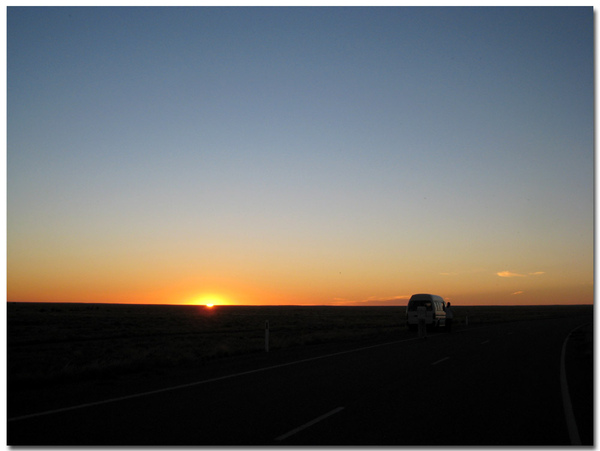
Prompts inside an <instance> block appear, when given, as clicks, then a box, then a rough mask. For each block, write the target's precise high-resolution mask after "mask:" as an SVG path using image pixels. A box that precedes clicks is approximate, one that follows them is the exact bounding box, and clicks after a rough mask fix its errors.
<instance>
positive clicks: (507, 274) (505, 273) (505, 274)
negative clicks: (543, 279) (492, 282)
mask: <svg viewBox="0 0 600 451" xmlns="http://www.w3.org/2000/svg"><path fill="white" fill-rule="evenodd" d="M542 274H546V273H545V272H544V271H536V272H530V273H527V274H519V273H516V272H511V271H500V272H497V273H496V275H498V276H500V277H528V276H541V275H542Z"/></svg>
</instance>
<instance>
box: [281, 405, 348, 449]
mask: <svg viewBox="0 0 600 451" xmlns="http://www.w3.org/2000/svg"><path fill="white" fill-rule="evenodd" d="M343 409H344V408H343V407H338V408H337V409H333V410H332V411H330V412H327V413H326V414H323V415H321V416H320V417H317V418H315V419H314V420H312V421H309V422H308V423H305V424H303V425H302V426H298V427H297V428H296V429H292V430H291V431H290V432H287V433H285V434H283V435H280V436H279V437H277V438H276V439H275V440H277V441H281V440H285V439H286V438H288V437H290V436H292V435H294V434H296V433H298V432H300V431H302V430H303V429H306V428H308V427H311V426H312V425H313V424H316V423H318V422H319V421H323V420H324V419H325V418H328V417H330V416H331V415H335V414H336V413H338V412H340V411H342V410H343Z"/></svg>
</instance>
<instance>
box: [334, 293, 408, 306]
mask: <svg viewBox="0 0 600 451" xmlns="http://www.w3.org/2000/svg"><path fill="white" fill-rule="evenodd" d="M410 296H411V295H406V294H403V295H398V296H388V297H381V296H370V297H368V298H367V299H362V300H360V301H348V300H342V299H341V298H335V301H336V304H337V305H406V300H408V299H410Z"/></svg>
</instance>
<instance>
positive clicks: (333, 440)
mask: <svg viewBox="0 0 600 451" xmlns="http://www.w3.org/2000/svg"><path fill="white" fill-rule="evenodd" d="M591 319H592V318H565V319H551V320H537V321H532V322H513V323H504V324H498V325H491V326H485V327H479V328H463V329H456V330H455V331H454V332H453V333H451V334H444V333H434V334H429V336H428V338H427V339H418V338H415V337H416V334H407V335H406V338H403V339H400V340H398V341H395V342H392V343H386V344H378V345H376V346H365V347H363V348H359V349H345V350H342V351H339V350H337V351H333V352H330V353H329V354H325V355H313V356H308V357H306V356H304V357H303V358H301V359H300V360H296V361H283V362H278V363H276V362H273V361H271V362H269V363H265V364H263V365H258V366H257V365H256V364H255V365H253V366H248V367H247V368H238V370H237V372H230V373H223V374H216V375H213V376H212V377H209V378H207V379H200V380H196V381H194V382H192V383H188V384H185V385H183V386H182V385H179V386H178V385H177V384H174V386H169V385H168V384H167V383H166V382H167V381H166V380H165V385H164V389H161V390H158V391H154V392H153V393H150V394H142V395H140V394H139V393H138V394H134V395H133V396H125V397H121V399H113V400H105V401H106V402H104V401H102V402H94V403H83V404H82V405H81V406H71V407H75V408H71V407H69V408H58V409H55V410H54V411H53V412H46V413H44V412H30V413H26V414H23V413H20V414H12V415H11V413H10V410H9V418H8V429H7V436H8V444H9V445H79V446H85V445H104V446H106V445H142V446H149V445H233V446H235V445H259V446H265V445H275V446H288V445H304V446H307V445H321V446H325V445H342V446H353V445H354V446H357V445H365V446H367V445H478V446H486V445H501V446H508V445H544V446H548V445H559V446H562V445H570V444H577V443H582V444H584V445H586V444H587V445H591V444H592V441H593V436H592V434H593V424H592V417H593V402H592V393H593V369H592V368H593V367H592V364H591V361H592V357H591V355H588V356H587V357H586V356H584V358H583V360H582V358H580V357H581V354H582V353H584V352H588V354H589V350H587V351H586V350H585V349H584V348H582V347H581V346H579V347H578V343H577V337H576V334H577V333H580V334H581V333H582V332H583V331H584V330H585V329H586V328H587V329H588V331H591V330H592V329H591V327H592V325H591ZM576 328H578V329H576ZM574 330H575V331H574ZM569 336H570V337H571V338H569V340H567V337H569ZM563 350H564V352H563ZM563 362H564V365H563ZM563 368H564V369H563ZM569 381H570V382H571V384H570V385H571V386H570V388H569ZM565 382H566V384H565Z"/></svg>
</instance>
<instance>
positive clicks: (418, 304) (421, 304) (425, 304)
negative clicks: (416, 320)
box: [408, 301, 431, 312]
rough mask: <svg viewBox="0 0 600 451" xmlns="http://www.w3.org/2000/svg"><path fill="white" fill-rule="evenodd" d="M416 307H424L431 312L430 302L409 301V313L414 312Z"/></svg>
mask: <svg viewBox="0 0 600 451" xmlns="http://www.w3.org/2000/svg"><path fill="white" fill-rule="evenodd" d="M417 307H425V308H426V309H427V310H431V301H410V302H409V303H408V311H409V312H416V311H417Z"/></svg>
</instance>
